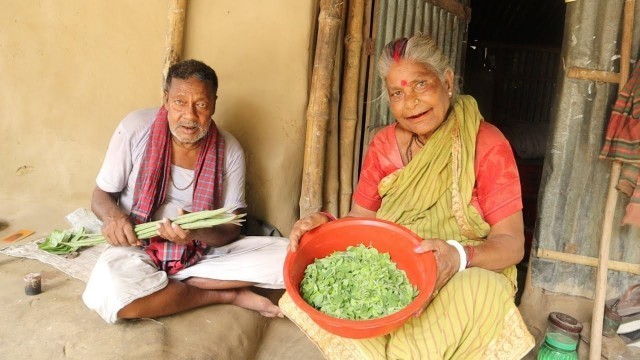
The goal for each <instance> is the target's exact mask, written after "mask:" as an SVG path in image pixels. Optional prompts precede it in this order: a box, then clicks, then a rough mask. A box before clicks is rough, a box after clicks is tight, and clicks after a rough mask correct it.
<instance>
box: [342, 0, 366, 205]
mask: <svg viewBox="0 0 640 360" xmlns="http://www.w3.org/2000/svg"><path fill="white" fill-rule="evenodd" d="M363 22H364V0H352V1H349V20H348V23H347V28H348V30H347V38H346V48H347V54H346V64H345V70H344V78H343V83H342V104H341V108H340V200H339V201H340V203H339V209H340V217H342V216H345V215H347V213H348V212H349V210H351V195H352V193H353V185H352V184H353V162H354V157H353V151H354V142H355V137H356V127H357V124H358V86H359V85H360V79H359V76H360V57H361V54H362V42H363V40H362V39H363V35H362V32H363V29H362V24H363Z"/></svg>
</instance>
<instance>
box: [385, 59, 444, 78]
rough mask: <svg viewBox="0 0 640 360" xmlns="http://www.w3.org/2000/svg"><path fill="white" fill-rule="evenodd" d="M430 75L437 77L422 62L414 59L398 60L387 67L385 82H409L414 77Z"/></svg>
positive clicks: (427, 76) (428, 76)
mask: <svg viewBox="0 0 640 360" xmlns="http://www.w3.org/2000/svg"><path fill="white" fill-rule="evenodd" d="M430 77H436V78H437V77H438V76H437V74H436V73H435V72H434V71H433V70H432V69H430V68H428V67H427V66H425V65H424V64H421V63H419V62H416V61H407V60H405V61H400V62H397V63H394V64H393V65H392V66H391V67H390V68H389V73H388V74H387V82H393V83H398V84H401V83H402V82H403V81H404V82H405V83H406V82H411V81H413V80H415V79H416V78H430Z"/></svg>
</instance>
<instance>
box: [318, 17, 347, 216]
mask: <svg viewBox="0 0 640 360" xmlns="http://www.w3.org/2000/svg"><path fill="white" fill-rule="evenodd" d="M346 15H347V13H346V7H343V8H342V14H341V15H340V25H341V26H340V31H339V32H338V40H337V41H336V56H335V57H334V59H333V79H332V82H331V116H330V117H329V127H328V130H327V154H326V158H325V164H324V166H325V167H324V184H323V187H324V188H323V191H324V196H323V199H322V203H323V205H322V208H323V210H324V211H328V212H329V213H331V214H336V216H337V214H338V208H339V203H338V201H339V195H340V168H339V167H340V156H341V155H342V154H340V153H339V151H340V149H339V146H338V144H339V139H338V137H339V134H338V126H339V125H338V121H339V115H340V77H341V75H342V58H343V56H344V50H343V41H342V39H343V38H344V30H345V29H344V26H342V25H343V24H344V23H345V17H346Z"/></svg>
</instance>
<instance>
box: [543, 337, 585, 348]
mask: <svg viewBox="0 0 640 360" xmlns="http://www.w3.org/2000/svg"><path fill="white" fill-rule="evenodd" d="M544 341H545V342H546V343H548V344H549V345H551V346H554V347H557V348H558V349H561V350H567V351H571V350H575V349H576V348H577V347H578V342H577V341H575V340H573V339H572V338H570V337H568V336H567V335H564V334H560V333H549V334H547V336H545V339H544Z"/></svg>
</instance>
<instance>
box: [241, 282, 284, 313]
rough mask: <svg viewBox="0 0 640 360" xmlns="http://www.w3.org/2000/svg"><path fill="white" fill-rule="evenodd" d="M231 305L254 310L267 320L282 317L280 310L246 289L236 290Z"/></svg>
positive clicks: (269, 301) (267, 300)
mask: <svg viewBox="0 0 640 360" xmlns="http://www.w3.org/2000/svg"><path fill="white" fill-rule="evenodd" d="M231 304H233V305H236V306H240V307H243V308H245V309H249V310H255V311H257V312H259V313H260V315H262V316H265V317H268V318H273V317H276V316H277V317H283V316H284V315H283V314H282V312H281V311H280V308H279V307H277V306H276V305H274V304H273V303H272V302H271V300H269V299H267V298H266V297H264V296H261V295H258V294H256V293H254V292H253V291H251V290H249V289H247V288H243V289H237V290H236V296H235V298H234V299H233V300H232V301H231Z"/></svg>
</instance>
